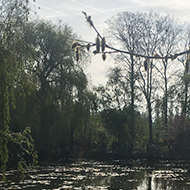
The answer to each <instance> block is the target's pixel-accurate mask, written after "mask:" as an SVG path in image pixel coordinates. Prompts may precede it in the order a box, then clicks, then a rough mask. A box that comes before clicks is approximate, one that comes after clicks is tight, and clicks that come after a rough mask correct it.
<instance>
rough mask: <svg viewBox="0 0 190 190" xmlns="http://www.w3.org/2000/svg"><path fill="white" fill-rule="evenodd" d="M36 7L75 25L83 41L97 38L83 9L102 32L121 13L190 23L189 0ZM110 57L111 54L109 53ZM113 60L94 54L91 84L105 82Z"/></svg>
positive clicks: (100, 0)
mask: <svg viewBox="0 0 190 190" xmlns="http://www.w3.org/2000/svg"><path fill="white" fill-rule="evenodd" d="M34 5H35V7H36V8H37V7H40V9H37V14H38V15H39V17H40V18H43V19H46V20H51V21H52V22H57V21H58V20H62V22H63V23H67V24H68V25H69V26H71V27H72V28H73V32H74V33H76V34H77V35H78V36H80V37H81V38H82V39H83V40H87V41H92V42H93V41H94V40H95V37H96V33H95V31H94V30H93V29H92V28H90V27H89V25H88V24H87V23H86V20H85V17H84V15H83V14H82V11H85V12H86V13H87V14H88V15H91V17H92V20H93V23H94V24H95V26H96V28H97V29H98V31H99V32H100V33H101V34H104V33H105V28H106V23H105V22H106V21H107V20H108V19H111V17H112V16H114V15H116V14H117V13H119V12H123V11H129V12H149V11H154V12H158V13H160V14H164V15H165V14H168V13H169V14H171V15H173V16H174V17H175V18H176V19H178V20H179V21H181V22H187V23H188V22H189V23H190V0H36V1H35V4H34ZM108 56H109V55H108ZM113 66H114V61H113V60H112V58H111V57H108V58H107V59H106V61H105V62H104V61H103V60H102V59H101V55H95V56H94V55H92V59H91V63H89V65H88V66H87V69H86V73H87V75H88V78H89V80H90V81H91V84H93V85H100V84H101V85H104V84H106V81H107V77H106V73H107V70H108V68H109V67H113Z"/></svg>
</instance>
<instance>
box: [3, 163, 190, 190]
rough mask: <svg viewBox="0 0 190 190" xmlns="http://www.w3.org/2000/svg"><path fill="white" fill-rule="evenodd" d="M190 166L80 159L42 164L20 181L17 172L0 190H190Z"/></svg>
mask: <svg viewBox="0 0 190 190" xmlns="http://www.w3.org/2000/svg"><path fill="white" fill-rule="evenodd" d="M188 167H189V163H187V162H185V161H176V162H175V161H173V162H169V161H164V162H162V161H160V162H157V163H155V164H154V165H148V164H147V163H146V162H145V161H142V160H135V161H134V160H131V161H122V160H115V161H109V162H99V161H92V160H77V161H72V162H70V163H67V164H65V163H64V164H41V166H40V167H39V169H38V170H29V171H27V173H26V178H25V179H24V180H21V178H20V177H19V174H18V172H17V171H14V170H11V171H8V172H7V173H6V176H7V182H2V181H0V189H2V190H3V189H27V190H29V189H31V190H39V189H54V190H58V189H60V190H61V189H101V190H103V189H108V190H110V189H126V190H182V189H183V190H184V189H190V176H189V174H188V172H187V169H186V168H188Z"/></svg>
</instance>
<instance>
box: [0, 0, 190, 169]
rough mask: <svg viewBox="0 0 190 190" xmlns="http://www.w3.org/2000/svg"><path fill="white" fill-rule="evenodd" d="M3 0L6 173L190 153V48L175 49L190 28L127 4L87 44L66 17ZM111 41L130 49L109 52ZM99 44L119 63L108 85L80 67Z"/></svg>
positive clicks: (2, 159)
mask: <svg viewBox="0 0 190 190" xmlns="http://www.w3.org/2000/svg"><path fill="white" fill-rule="evenodd" d="M1 4H2V6H1V7H2V9H1V12H0V25H1V31H0V33H1V35H0V40H1V44H0V50H1V51H0V78H1V80H0V106H1V109H0V165H1V171H2V172H5V171H6V167H7V165H8V166H10V167H11V166H12V165H15V164H16V163H18V167H19V170H20V171H24V168H25V167H26V166H27V165H30V164H34V165H36V164H37V162H38V160H40V161H42V160H45V161H47V160H49V159H50V160H57V159H59V158H65V157H90V158H103V157H105V158H110V157H112V158H115V156H118V157H119V158H120V157H125V158H129V157H144V156H146V153H147V152H148V153H151V154H152V155H154V156H156V157H169V156H170V157H171V158H172V157H176V156H177V157H178V158H189V157H190V151H189V150H188V149H189V147H190V146H189V141H188V137H189V129H190V123H189V113H190V110H189V84H190V80H189V79H190V75H189V72H188V67H189V57H188V56H189V55H186V54H183V55H182V56H174V55H175V54H176V53H178V52H180V51H185V50H187V49H188V48H189V47H188V45H189V35H190V33H189V31H190V30H189V27H188V26H186V25H185V24H181V23H178V22H177V21H175V20H174V19H173V18H172V17H171V16H170V15H166V16H161V15H159V14H157V13H153V12H150V13H146V14H145V13H130V12H123V13H119V14H118V15H116V16H115V17H113V18H112V19H110V20H109V21H108V28H107V30H108V31H109V32H107V34H109V35H108V36H105V37H104V38H103V37H102V38H100V36H97V38H96V42H95V43H94V42H86V43H83V41H82V40H80V41H79V40H78V36H77V35H76V34H75V33H74V32H73V31H72V28H71V27H70V26H68V25H66V24H64V23H62V22H59V23H58V24H53V23H51V22H48V21H45V20H41V19H31V17H30V13H31V8H30V2H29V1H27V0H26V1H21V0H19V1H16V0H15V1H11V2H10V1H8V0H2V1H1ZM86 18H87V19H88V22H90V23H91V25H92V20H89V17H88V16H87V15H86ZM93 26H94V25H93ZM99 35H100V34H99ZM105 39H106V41H107V42H108V41H109V43H110V44H111V43H112V42H117V44H119V45H121V48H123V49H125V50H126V51H128V52H132V54H126V53H125V52H118V51H115V49H112V50H114V52H113V53H112V52H110V49H109V47H111V46H110V45H109V46H108V43H107V42H106V41H105ZM73 42H74V43H73ZM97 44H99V47H97ZM100 46H101V48H100ZM73 48H74V50H73ZM94 48H95V50H96V52H94V53H95V54H97V55H96V56H99V55H98V54H102V56H103V60H105V59H106V56H108V54H113V55H114V60H115V63H116V64H115V67H114V68H112V69H110V70H109V72H108V82H107V84H106V85H105V86H95V87H94V88H93V89H90V88H89V87H88V83H89V82H88V78H87V75H86V73H85V71H84V70H85V67H86V63H88V62H89V60H90V54H91V52H92V51H93V50H94ZM115 53H116V54H115ZM134 53H137V54H143V55H146V56H150V57H153V58H154V57H156V58H158V57H159V56H160V57H163V56H165V59H152V58H147V57H141V56H136V55H134ZM169 57H170V58H171V57H173V58H175V59H172V60H171V59H169ZM167 58H168V59H167ZM185 59H187V60H186V62H185Z"/></svg>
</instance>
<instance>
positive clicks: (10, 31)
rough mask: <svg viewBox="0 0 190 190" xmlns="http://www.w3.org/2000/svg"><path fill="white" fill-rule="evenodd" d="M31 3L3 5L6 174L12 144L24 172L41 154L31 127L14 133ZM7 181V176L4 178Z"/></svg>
mask: <svg viewBox="0 0 190 190" xmlns="http://www.w3.org/2000/svg"><path fill="white" fill-rule="evenodd" d="M28 3H29V2H28V1H11V2H10V1H7V0H2V1H1V2H0V6H1V8H2V9H1V12H0V16H1V21H0V25H1V37H0V42H1V46H0V49H1V53H0V57H1V63H0V78H1V82H0V91H1V93H0V99H1V101H0V107H1V111H0V165H1V169H2V172H3V174H5V171H6V165H7V162H8V159H9V147H8V146H9V144H10V143H13V144H14V145H18V147H19V149H20V153H18V154H17V155H18V157H19V158H18V159H19V162H18V167H19V169H20V170H23V169H24V167H25V166H26V165H27V163H26V156H27V157H31V159H32V160H31V163H34V164H36V163H37V153H36V151H35V150H34V146H33V139H32V137H31V131H30V129H29V128H27V126H25V127H26V128H25V129H24V131H23V132H18V131H17V132H13V131H10V122H11V119H12V118H11V116H12V115H11V110H14V109H15V106H16V103H15V94H14V91H15V79H16V78H17V76H18V71H19V69H20V65H22V61H21V60H20V59H19V58H20V57H19V55H20V51H21V50H20V49H19V48H18V43H19V42H20V41H21V40H22V39H21V36H20V31H21V28H22V26H23V23H25V22H26V21H27V18H28V15H29V6H28ZM4 179H5V175H4Z"/></svg>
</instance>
